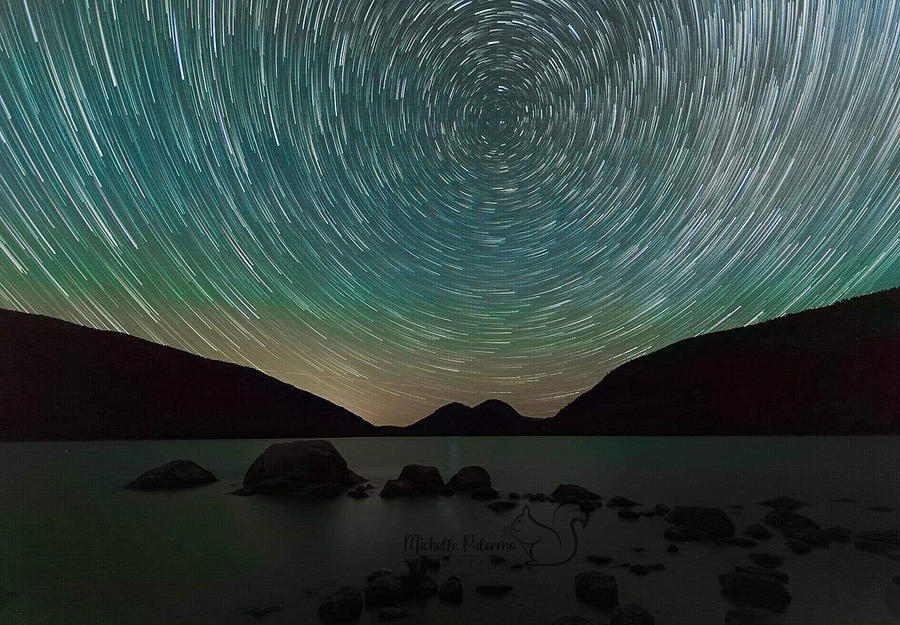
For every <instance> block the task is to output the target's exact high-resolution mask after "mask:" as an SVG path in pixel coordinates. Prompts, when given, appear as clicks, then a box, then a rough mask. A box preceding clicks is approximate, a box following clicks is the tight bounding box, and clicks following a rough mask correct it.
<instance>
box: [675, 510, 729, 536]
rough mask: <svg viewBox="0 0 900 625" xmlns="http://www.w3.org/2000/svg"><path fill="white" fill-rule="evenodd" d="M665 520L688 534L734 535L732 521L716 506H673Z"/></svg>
mask: <svg viewBox="0 0 900 625" xmlns="http://www.w3.org/2000/svg"><path fill="white" fill-rule="evenodd" d="M666 521H668V522H669V523H671V524H672V525H677V526H678V527H679V528H681V530H682V531H683V532H685V534H687V535H688V536H696V535H703V536H705V537H707V538H728V537H729V536H734V523H732V522H731V519H729V518H728V515H727V514H725V513H724V512H722V511H721V510H719V509H718V508H703V507H700V506H675V508H674V509H673V510H672V511H671V512H670V513H669V514H668V515H666Z"/></svg>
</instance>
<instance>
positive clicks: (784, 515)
mask: <svg viewBox="0 0 900 625" xmlns="http://www.w3.org/2000/svg"><path fill="white" fill-rule="evenodd" d="M763 523H765V524H766V525H768V526H770V527H774V528H776V529H780V530H817V529H819V524H818V523H816V522H815V521H813V520H812V519H810V518H809V517H805V516H803V515H802V514H797V513H796V512H786V511H784V510H772V511H771V512H769V513H768V514H767V515H766V518H764V519H763Z"/></svg>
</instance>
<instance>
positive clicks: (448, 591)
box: [438, 575, 463, 603]
mask: <svg viewBox="0 0 900 625" xmlns="http://www.w3.org/2000/svg"><path fill="white" fill-rule="evenodd" d="M438 599H440V600H441V601H446V602H448V603H462V599H463V587H462V581H460V579H459V578H458V577H456V576H455V575H451V576H450V577H449V578H448V579H447V581H445V582H444V583H443V584H441V587H440V589H439V590H438Z"/></svg>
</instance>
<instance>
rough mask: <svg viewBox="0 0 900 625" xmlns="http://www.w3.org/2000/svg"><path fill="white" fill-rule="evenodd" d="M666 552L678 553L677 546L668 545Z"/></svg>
mask: <svg viewBox="0 0 900 625" xmlns="http://www.w3.org/2000/svg"><path fill="white" fill-rule="evenodd" d="M666 551H668V552H669V553H678V552H679V551H680V550H679V549H678V545H669V546H668V547H666Z"/></svg>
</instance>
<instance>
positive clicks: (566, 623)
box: [551, 616, 600, 625]
mask: <svg viewBox="0 0 900 625" xmlns="http://www.w3.org/2000/svg"><path fill="white" fill-rule="evenodd" d="M551 625H600V621H598V620H597V619H592V618H587V617H586V616H563V617H560V618H558V619H556V620H555V621H553V623H552V624H551Z"/></svg>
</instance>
